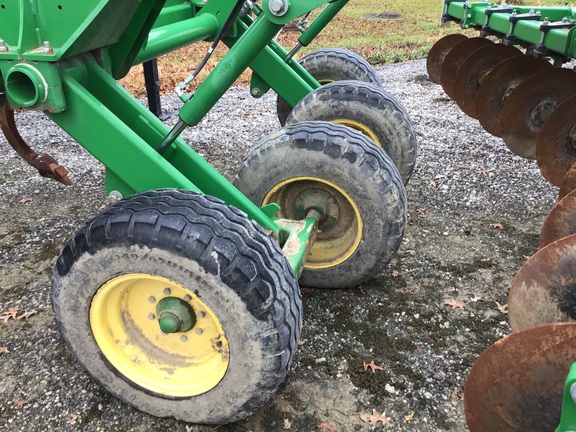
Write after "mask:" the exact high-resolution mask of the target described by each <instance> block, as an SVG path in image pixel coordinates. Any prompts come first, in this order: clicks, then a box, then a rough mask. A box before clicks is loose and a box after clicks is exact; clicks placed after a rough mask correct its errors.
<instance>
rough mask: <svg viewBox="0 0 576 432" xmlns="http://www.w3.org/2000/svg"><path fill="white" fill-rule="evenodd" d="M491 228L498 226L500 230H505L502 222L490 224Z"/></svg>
mask: <svg viewBox="0 0 576 432" xmlns="http://www.w3.org/2000/svg"><path fill="white" fill-rule="evenodd" d="M490 228H498V229H499V230H503V229H504V225H502V224H501V223H493V224H490Z"/></svg>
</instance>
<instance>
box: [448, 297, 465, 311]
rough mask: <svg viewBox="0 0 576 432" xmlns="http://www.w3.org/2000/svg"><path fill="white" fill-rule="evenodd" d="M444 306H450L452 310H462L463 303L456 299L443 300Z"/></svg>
mask: <svg viewBox="0 0 576 432" xmlns="http://www.w3.org/2000/svg"><path fill="white" fill-rule="evenodd" d="M444 304H445V305H448V306H452V309H464V303H461V302H459V301H458V300H456V299H450V300H444Z"/></svg>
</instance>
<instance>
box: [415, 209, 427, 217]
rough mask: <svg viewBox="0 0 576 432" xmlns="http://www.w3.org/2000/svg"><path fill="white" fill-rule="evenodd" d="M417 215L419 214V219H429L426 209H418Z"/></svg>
mask: <svg viewBox="0 0 576 432" xmlns="http://www.w3.org/2000/svg"><path fill="white" fill-rule="evenodd" d="M416 213H418V217H419V218H421V219H426V218H427V217H428V212H427V211H426V209H416Z"/></svg>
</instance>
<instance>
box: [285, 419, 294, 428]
mask: <svg viewBox="0 0 576 432" xmlns="http://www.w3.org/2000/svg"><path fill="white" fill-rule="evenodd" d="M283 423H284V427H283V429H286V430H288V429H292V422H291V421H290V420H288V419H284V420H283Z"/></svg>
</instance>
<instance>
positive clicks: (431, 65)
mask: <svg viewBox="0 0 576 432" xmlns="http://www.w3.org/2000/svg"><path fill="white" fill-rule="evenodd" d="M466 39H468V37H467V36H464V35H463V34H460V33H454V34H449V35H447V36H444V37H443V38H441V39H439V40H438V41H437V42H436V43H435V44H434V45H433V46H432V48H431V49H430V51H429V52H428V58H427V59H426V70H427V71H428V76H429V77H430V79H431V80H432V82H435V83H436V84H440V72H441V70H442V63H443V62H444V57H446V54H447V53H448V51H450V50H451V49H452V48H454V47H455V46H456V45H458V44H459V43H460V42H462V41H464V40H466Z"/></svg>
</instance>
